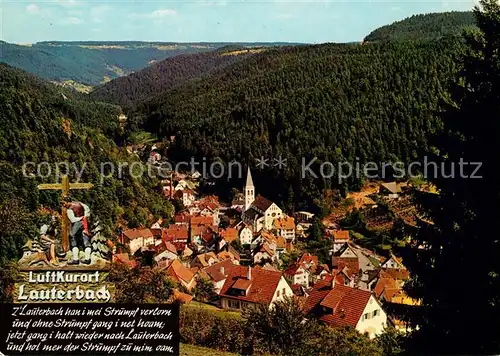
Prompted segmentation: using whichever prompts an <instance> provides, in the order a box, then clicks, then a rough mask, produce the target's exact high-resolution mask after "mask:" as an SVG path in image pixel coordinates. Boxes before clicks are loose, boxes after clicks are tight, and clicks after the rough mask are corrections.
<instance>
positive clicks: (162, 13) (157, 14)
mask: <svg viewBox="0 0 500 356" xmlns="http://www.w3.org/2000/svg"><path fill="white" fill-rule="evenodd" d="M175 15H177V11H176V10H172V9H159V10H155V11H153V12H147V13H132V14H130V16H129V17H130V18H133V19H162V18H164V17H167V16H175Z"/></svg>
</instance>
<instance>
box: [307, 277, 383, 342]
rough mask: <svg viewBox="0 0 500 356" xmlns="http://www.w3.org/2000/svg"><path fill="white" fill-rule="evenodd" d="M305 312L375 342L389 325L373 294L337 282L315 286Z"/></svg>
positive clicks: (332, 325)
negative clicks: (353, 330)
mask: <svg viewBox="0 0 500 356" xmlns="http://www.w3.org/2000/svg"><path fill="white" fill-rule="evenodd" d="M304 311H305V313H306V315H309V316H311V317H315V318H318V319H319V320H321V321H323V322H325V323H326V324H328V325H329V326H331V327H344V326H351V327H353V328H355V329H356V330H358V331H359V332H360V333H362V334H364V333H367V334H368V336H369V337H370V338H371V339H373V338H374V337H375V336H377V335H380V334H381V333H382V332H383V331H384V328H385V327H386V325H387V314H386V313H385V311H384V310H383V309H382V306H381V304H380V302H379V301H378V299H377V298H376V297H375V296H374V295H373V294H372V293H371V292H368V291H364V290H361V289H357V288H352V287H348V286H344V285H342V284H340V283H336V281H335V278H331V279H325V280H322V281H318V282H317V283H316V284H315V285H314V288H313V290H312V291H311V292H310V294H309V297H308V298H307V300H306V302H305V306H304Z"/></svg>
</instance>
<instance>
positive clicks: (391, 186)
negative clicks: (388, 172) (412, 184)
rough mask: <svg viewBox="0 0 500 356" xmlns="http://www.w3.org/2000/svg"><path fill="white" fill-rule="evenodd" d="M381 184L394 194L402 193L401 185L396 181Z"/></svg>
mask: <svg viewBox="0 0 500 356" xmlns="http://www.w3.org/2000/svg"><path fill="white" fill-rule="evenodd" d="M381 185H382V187H384V188H385V189H387V190H388V191H389V192H391V193H392V194H396V193H401V186H400V185H399V184H398V183H396V182H390V183H382V184H381Z"/></svg>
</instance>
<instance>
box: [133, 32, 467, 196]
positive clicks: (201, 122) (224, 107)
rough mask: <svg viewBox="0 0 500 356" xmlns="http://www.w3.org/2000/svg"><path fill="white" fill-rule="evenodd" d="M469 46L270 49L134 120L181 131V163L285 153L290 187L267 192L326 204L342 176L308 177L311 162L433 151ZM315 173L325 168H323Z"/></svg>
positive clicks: (175, 93) (158, 102) (165, 132)
mask: <svg viewBox="0 0 500 356" xmlns="http://www.w3.org/2000/svg"><path fill="white" fill-rule="evenodd" d="M461 46H462V43H461V41H458V40H456V39H453V38H449V39H444V40H441V41H431V42H425V43H424V42H422V43H420V42H406V43H385V44H371V45H365V46H359V45H332V44H326V45H317V46H305V47H292V48H286V49H273V50H268V51H266V52H264V53H261V54H258V55H255V56H254V57H251V58H249V59H247V60H245V61H243V62H239V63H236V64H234V65H231V66H229V67H227V68H225V69H222V70H218V71H216V72H215V73H213V74H212V75H210V76H209V77H207V78H204V79H202V80H199V81H191V82H188V83H186V84H185V85H183V86H181V87H179V88H176V89H174V90H172V91H170V92H169V93H168V94H165V95H163V96H161V97H157V98H154V99H153V100H151V101H149V102H147V103H146V104H144V105H142V106H141V107H140V108H139V109H138V110H137V111H136V112H135V113H134V114H132V115H134V116H142V117H143V118H144V119H145V126H146V128H147V129H149V130H150V131H152V132H155V133H157V134H159V135H160V136H169V135H176V142H177V143H176V145H175V147H174V148H173V149H172V150H171V151H170V156H171V158H172V159H188V158H189V157H190V156H191V155H194V156H197V157H199V158H200V159H201V157H202V156H206V157H208V158H209V159H216V158H220V159H222V160H224V161H226V162H228V161H230V160H232V159H238V160H242V161H246V162H250V163H252V164H254V163H255V162H254V159H255V158H260V157H261V156H264V157H269V158H271V162H270V163H271V164H272V158H273V157H276V158H277V157H279V156H280V155H281V156H283V157H284V158H286V159H287V160H288V161H287V167H286V169H285V171H284V172H279V173H277V171H276V170H275V171H274V173H272V172H268V174H269V175H270V176H269V177H268V179H271V178H272V177H274V178H276V174H279V175H283V177H282V178H285V183H283V182H281V183H280V184H277V183H276V184H266V185H265V186H260V187H259V188H260V189H262V190H263V191H264V190H267V191H265V192H264V193H266V194H268V196H270V197H272V198H274V199H278V200H281V201H284V202H285V203H286V200H290V199H291V200H295V202H296V203H297V202H298V203H299V204H302V203H304V204H306V205H310V204H311V202H313V201H314V200H315V199H319V198H320V196H319V195H320V194H321V193H320V192H321V189H318V188H324V187H330V186H336V184H335V182H336V181H337V180H336V179H335V178H333V179H332V180H331V182H330V180H323V179H321V178H318V179H315V180H314V179H312V177H311V176H310V175H308V176H307V177H306V178H305V179H300V175H301V166H302V162H301V159H302V157H305V158H306V162H309V159H311V158H313V157H315V156H317V157H318V158H319V161H318V162H322V161H331V162H334V163H335V164H336V163H337V162H341V161H344V160H347V161H349V162H352V163H353V164H354V163H355V162H356V161H357V160H359V161H360V162H366V161H378V162H380V161H394V160H396V159H401V160H403V161H404V162H409V161H411V160H412V159H414V158H416V157H417V156H418V152H417V151H418V150H419V149H425V148H426V145H427V137H428V135H429V134H430V133H432V132H433V131H435V130H436V129H437V120H436V119H435V116H434V110H435V109H436V107H437V102H438V98H439V97H440V95H442V94H443V92H444V90H445V85H446V83H447V80H448V79H450V78H451V76H452V73H453V71H454V70H455V64H454V61H453V58H454V56H455V54H454V53H455V51H457V50H459V48H460V47H461ZM312 169H313V170H315V171H316V172H318V164H314V165H313V166H312ZM262 174H263V173H257V174H256V176H257V180H258V177H259V175H262ZM278 181H279V180H276V182H278ZM267 182H270V180H268V181H267ZM233 183H235V184H236V186H238V184H240V183H239V182H233ZM357 183H359V179H351V181H350V182H349V184H350V185H351V186H352V185H353V184H357ZM226 184H227V183H226ZM226 189H227V188H226ZM285 196H286V197H287V198H286V199H285V198H284V197H285Z"/></svg>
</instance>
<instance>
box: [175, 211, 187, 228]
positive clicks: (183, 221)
mask: <svg viewBox="0 0 500 356" xmlns="http://www.w3.org/2000/svg"><path fill="white" fill-rule="evenodd" d="M174 224H175V225H184V226H188V225H189V214H188V213H187V212H180V213H177V214H175V215H174Z"/></svg>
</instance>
